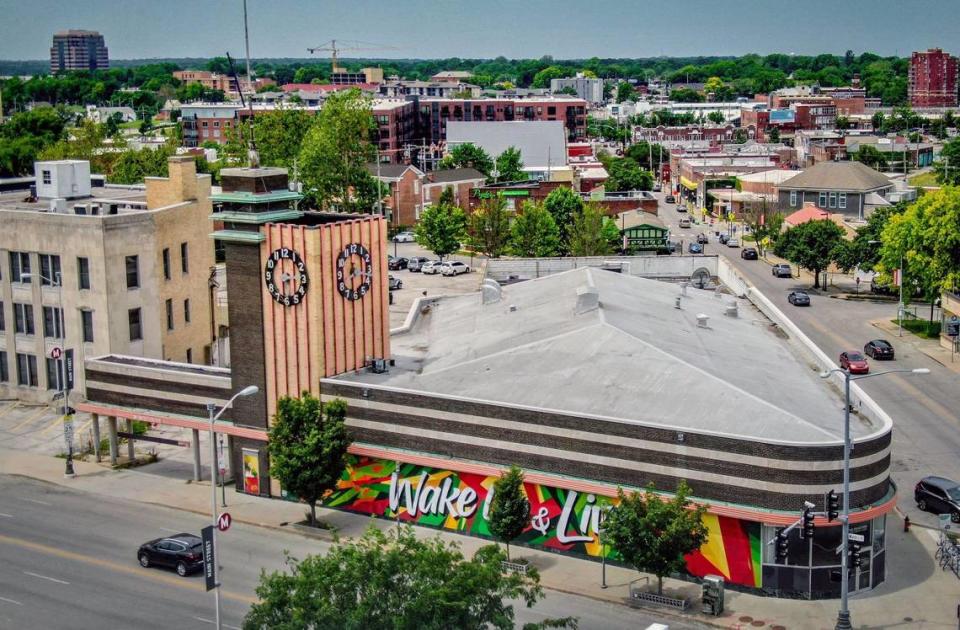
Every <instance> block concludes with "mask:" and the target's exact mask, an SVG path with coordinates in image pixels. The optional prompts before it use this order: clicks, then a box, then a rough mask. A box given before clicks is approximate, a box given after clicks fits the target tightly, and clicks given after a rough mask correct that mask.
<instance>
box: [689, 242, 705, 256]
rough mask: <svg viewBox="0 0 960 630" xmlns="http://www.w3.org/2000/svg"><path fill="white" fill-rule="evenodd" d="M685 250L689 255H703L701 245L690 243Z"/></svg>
mask: <svg viewBox="0 0 960 630" xmlns="http://www.w3.org/2000/svg"><path fill="white" fill-rule="evenodd" d="M687 249H688V250H689V252H690V253H691V254H702V253H703V245H701V244H700V243H690V245H689V246H688V248H687Z"/></svg>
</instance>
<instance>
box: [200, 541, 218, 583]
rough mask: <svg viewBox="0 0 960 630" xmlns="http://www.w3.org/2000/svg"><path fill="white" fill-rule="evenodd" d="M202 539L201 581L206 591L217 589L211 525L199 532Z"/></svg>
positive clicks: (215, 559) (215, 560)
mask: <svg viewBox="0 0 960 630" xmlns="http://www.w3.org/2000/svg"><path fill="white" fill-rule="evenodd" d="M200 537H201V538H202V539H203V579H204V582H205V583H206V587H207V590H208V591H212V590H213V589H215V588H217V571H216V566H217V558H216V553H215V551H214V546H213V525H207V526H206V527H204V528H203V529H202V530H200Z"/></svg>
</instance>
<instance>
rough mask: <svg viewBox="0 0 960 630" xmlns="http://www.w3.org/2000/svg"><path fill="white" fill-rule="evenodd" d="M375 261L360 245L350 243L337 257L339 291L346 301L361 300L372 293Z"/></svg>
mask: <svg viewBox="0 0 960 630" xmlns="http://www.w3.org/2000/svg"><path fill="white" fill-rule="evenodd" d="M371 278H373V260H372V259H371V257H370V252H368V251H367V248H366V247H364V246H363V245H361V244H360V243H350V244H349V245H347V246H346V247H344V248H343V251H342V252H340V255H339V256H337V290H338V291H339V292H340V295H342V296H343V299H345V300H351V301H352V300H359V299H360V298H362V297H363V296H365V295H366V294H367V293H369V292H370V279H371Z"/></svg>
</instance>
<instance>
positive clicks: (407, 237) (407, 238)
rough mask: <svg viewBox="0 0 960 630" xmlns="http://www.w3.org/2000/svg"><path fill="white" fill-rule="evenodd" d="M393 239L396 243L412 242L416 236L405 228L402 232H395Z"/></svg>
mask: <svg viewBox="0 0 960 630" xmlns="http://www.w3.org/2000/svg"><path fill="white" fill-rule="evenodd" d="M393 240H394V241H396V242H397V243H413V242H416V240H417V237H416V235H415V234H414V233H413V232H411V231H409V230H407V231H404V232H397V233H396V234H394V236H393Z"/></svg>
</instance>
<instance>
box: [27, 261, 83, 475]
mask: <svg viewBox="0 0 960 630" xmlns="http://www.w3.org/2000/svg"><path fill="white" fill-rule="evenodd" d="M55 275H56V276H57V277H56V279H53V278H48V277H47V276H45V275H43V274H42V273H29V272H28V273H24V274H20V277H21V278H22V279H27V280H29V279H30V278H31V277H34V276H36V277H38V278H40V279H41V280H42V281H44V282H49V283H50V286H53V287H56V288H57V317H56V321H55V322H54V326H56V333H57V341H59V342H60V343H59V350H60V356H59V357H58V358H56V359H54V360H55V361H56V362H57V364H58V365H57V376H58V377H59V379H60V383H59V385H60V387H59V388H58V389H59V390H60V397H61V398H62V399H63V418H64V426H66V417H67V415H68V414H69V413H70V398H69V396H70V390H69V388H68V387H67V354H66V353H67V351H66V345H67V338H66V330H64V317H63V285H62V284H61V278H62V275H61V274H60V272H57V273H56V274H55ZM41 301H42V300H41ZM41 306H42V304H41ZM65 435H66V434H65ZM63 476H64V477H74V476H76V473H75V472H74V470H73V434H72V433H71V434H70V439H69V440H67V461H66V468H64V471H63Z"/></svg>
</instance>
